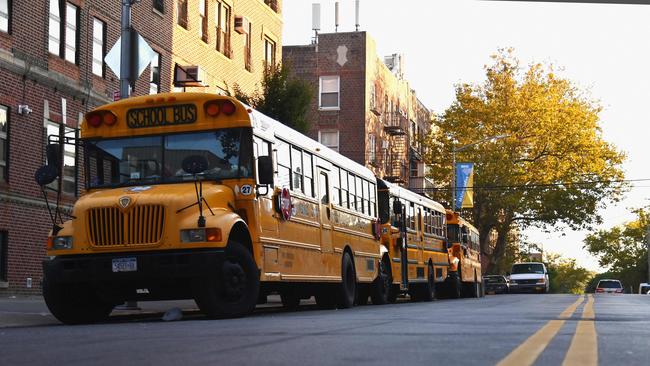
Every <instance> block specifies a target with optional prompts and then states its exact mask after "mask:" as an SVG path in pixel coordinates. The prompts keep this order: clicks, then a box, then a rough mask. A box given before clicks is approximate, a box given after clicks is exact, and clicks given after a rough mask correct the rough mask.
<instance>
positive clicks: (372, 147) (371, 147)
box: [368, 133, 377, 164]
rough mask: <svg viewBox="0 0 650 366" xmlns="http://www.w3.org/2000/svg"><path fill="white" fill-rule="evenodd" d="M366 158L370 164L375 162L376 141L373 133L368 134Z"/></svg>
mask: <svg viewBox="0 0 650 366" xmlns="http://www.w3.org/2000/svg"><path fill="white" fill-rule="evenodd" d="M368 160H369V161H370V163H371V164H374V163H375V162H377V141H376V139H375V134H374V133H371V134H369V135H368Z"/></svg>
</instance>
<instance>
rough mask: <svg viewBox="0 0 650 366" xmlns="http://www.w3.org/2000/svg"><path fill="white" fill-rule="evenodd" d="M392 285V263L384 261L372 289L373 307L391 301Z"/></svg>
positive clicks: (380, 264)
mask: <svg viewBox="0 0 650 366" xmlns="http://www.w3.org/2000/svg"><path fill="white" fill-rule="evenodd" d="M392 283H393V276H391V273H390V263H389V262H388V261H387V260H385V259H384V260H382V261H381V262H379V273H378V275H377V278H375V280H374V281H372V285H371V288H370V299H371V300H372V304H373V305H384V304H386V303H388V302H389V301H390V293H391V286H392ZM392 302H394V301H392Z"/></svg>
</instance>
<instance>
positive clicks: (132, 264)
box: [113, 258, 138, 272]
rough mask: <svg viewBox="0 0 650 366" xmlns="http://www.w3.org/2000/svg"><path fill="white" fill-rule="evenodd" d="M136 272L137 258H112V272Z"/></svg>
mask: <svg viewBox="0 0 650 366" xmlns="http://www.w3.org/2000/svg"><path fill="white" fill-rule="evenodd" d="M137 270H138V260H137V258H114V259H113V272H135V271H137Z"/></svg>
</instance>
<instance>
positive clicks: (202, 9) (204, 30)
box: [199, 0, 208, 43]
mask: <svg viewBox="0 0 650 366" xmlns="http://www.w3.org/2000/svg"><path fill="white" fill-rule="evenodd" d="M199 17H200V18H201V28H200V29H199V36H201V40H202V41H203V42H205V43H208V1H207V0H200V1H199Z"/></svg>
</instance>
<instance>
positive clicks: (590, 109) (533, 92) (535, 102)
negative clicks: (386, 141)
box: [427, 50, 626, 266]
mask: <svg viewBox="0 0 650 366" xmlns="http://www.w3.org/2000/svg"><path fill="white" fill-rule="evenodd" d="M493 60H494V64H493V65H490V66H486V81H485V82H484V83H483V84H481V85H471V84H460V85H457V86H456V100H455V101H454V102H453V104H452V105H451V106H450V107H449V108H448V109H447V110H446V111H445V112H444V113H442V114H441V115H439V116H437V117H436V120H435V125H436V126H437V128H434V132H433V133H432V135H431V139H430V141H429V142H428V147H429V148H430V150H429V151H430V154H428V157H427V160H428V163H429V164H430V165H431V166H432V168H433V169H432V170H431V171H432V172H433V173H432V177H431V178H433V180H434V181H436V182H441V183H442V185H443V186H444V187H449V182H450V178H451V166H452V162H451V156H452V154H451V151H452V149H453V148H459V147H462V146H466V145H471V144H472V143H474V142H477V141H482V140H485V139H486V138H487V137H491V136H503V135H505V136H507V137H505V138H501V139H499V140H496V141H494V142H493V143H490V142H487V141H486V142H484V143H479V144H475V145H472V146H470V147H468V148H466V149H463V150H462V151H461V152H458V153H457V156H456V158H457V161H471V162H474V164H475V177H474V185H475V186H477V187H486V188H484V189H475V190H474V208H473V209H472V211H471V215H470V216H471V217H472V221H473V223H474V224H475V226H477V228H478V229H479V232H480V234H481V247H482V249H483V253H487V252H488V250H487V249H488V242H487V238H488V236H489V235H488V234H489V233H490V232H491V231H493V230H496V232H497V234H498V235H497V241H496V248H495V249H494V251H493V253H494V254H493V255H492V256H490V255H487V254H486V255H487V256H488V257H491V258H490V265H491V266H494V264H495V263H496V258H500V257H502V256H503V255H504V253H505V250H506V246H507V240H505V239H504V237H505V236H507V234H508V232H510V230H511V229H512V228H513V227H518V228H519V229H525V228H526V227H528V226H536V227H541V228H545V229H549V228H550V227H552V226H556V225H560V224H563V225H566V226H568V227H570V228H573V229H577V228H585V227H589V226H590V225H592V224H594V223H599V222H600V221H601V217H600V215H599V213H598V209H599V208H602V207H604V206H605V205H606V204H607V203H608V202H611V201H617V200H619V199H620V197H621V194H622V192H623V191H624V190H625V187H626V186H625V184H623V183H620V180H622V179H623V178H624V176H623V170H622V169H621V164H622V162H623V159H624V154H622V153H621V152H619V151H618V150H617V149H616V148H615V147H614V146H612V145H611V144H609V143H607V142H606V141H604V140H603V139H602V136H601V130H600V127H599V113H600V111H601V107H600V104H599V103H598V102H597V101H595V100H592V99H591V98H589V97H588V95H587V94H586V93H585V92H583V91H581V90H579V89H578V88H577V87H575V86H573V85H572V83H571V82H570V81H569V80H567V79H563V78H561V77H558V76H557V75H556V74H555V72H554V70H553V66H552V65H548V66H543V65H541V64H533V65H530V66H529V67H528V68H526V69H522V68H521V67H520V66H519V61H518V60H517V59H516V58H515V57H514V56H513V54H512V50H500V53H499V54H497V55H495V56H493ZM585 182H588V183H586V184H585ZM576 183H577V184H576ZM487 187H491V188H487ZM437 198H438V199H439V200H442V201H448V199H449V192H448V191H444V190H441V191H439V193H438V197H437Z"/></svg>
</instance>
